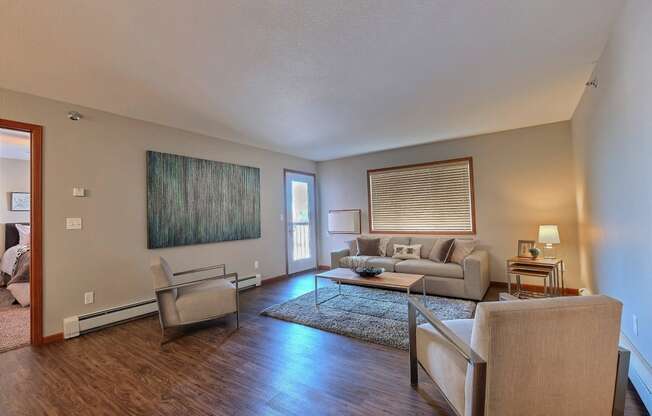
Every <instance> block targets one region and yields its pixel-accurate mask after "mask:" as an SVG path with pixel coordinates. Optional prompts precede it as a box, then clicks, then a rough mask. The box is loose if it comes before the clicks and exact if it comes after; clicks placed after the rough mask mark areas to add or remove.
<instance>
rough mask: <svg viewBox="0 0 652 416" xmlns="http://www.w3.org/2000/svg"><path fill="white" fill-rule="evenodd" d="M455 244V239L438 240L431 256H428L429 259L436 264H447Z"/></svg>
mask: <svg viewBox="0 0 652 416" xmlns="http://www.w3.org/2000/svg"><path fill="white" fill-rule="evenodd" d="M454 243H455V239H454V238H440V239H438V240H437V241H435V245H434V246H433V247H432V251H431V252H430V256H428V258H429V259H430V260H432V261H434V262H435V263H446V262H447V261H448V259H449V258H450V256H451V252H452V251H453V244H454Z"/></svg>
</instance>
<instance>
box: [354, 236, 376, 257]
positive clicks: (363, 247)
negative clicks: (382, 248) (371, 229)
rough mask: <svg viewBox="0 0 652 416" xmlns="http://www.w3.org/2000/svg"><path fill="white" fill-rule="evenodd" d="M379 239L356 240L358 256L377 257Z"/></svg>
mask: <svg viewBox="0 0 652 416" xmlns="http://www.w3.org/2000/svg"><path fill="white" fill-rule="evenodd" d="M379 245H380V238H358V256H377V255H378V246H379Z"/></svg>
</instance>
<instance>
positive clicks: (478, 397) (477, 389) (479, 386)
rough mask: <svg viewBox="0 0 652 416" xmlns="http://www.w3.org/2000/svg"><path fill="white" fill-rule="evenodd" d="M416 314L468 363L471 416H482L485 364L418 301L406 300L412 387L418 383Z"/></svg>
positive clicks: (482, 359)
mask: <svg viewBox="0 0 652 416" xmlns="http://www.w3.org/2000/svg"><path fill="white" fill-rule="evenodd" d="M417 313H419V314H421V315H422V316H423V317H424V318H425V319H426V321H428V323H429V324H430V325H432V326H433V328H434V329H435V330H436V331H437V332H439V333H440V334H441V336H442V337H443V338H444V339H445V340H446V341H448V342H450V343H451V344H452V346H453V347H454V348H455V350H456V351H457V352H458V353H459V354H460V355H461V356H462V357H464V359H465V360H466V361H467V362H468V363H469V365H470V366H471V371H472V380H473V385H472V388H471V392H470V393H471V395H472V397H471V413H470V414H471V416H482V415H484V403H485V387H486V379H487V362H486V361H485V360H484V358H482V357H481V356H480V355H479V354H478V353H476V352H475V351H473V349H472V348H471V347H470V346H469V345H468V344H467V343H465V342H464V341H463V340H462V339H460V337H458V336H457V335H455V333H454V332H453V331H451V330H450V329H449V328H448V327H447V326H446V325H444V323H443V322H442V321H440V320H439V319H437V317H436V316H435V315H434V314H433V313H432V312H431V311H430V310H429V309H428V308H426V307H425V305H424V304H423V303H421V301H420V300H418V299H417V298H415V297H412V296H410V297H409V298H408V325H409V336H410V379H411V382H412V385H416V384H417V383H418V374H419V373H418V371H419V369H418V359H417V342H416V341H417Z"/></svg>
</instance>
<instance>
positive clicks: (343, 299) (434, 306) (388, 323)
mask: <svg viewBox="0 0 652 416" xmlns="http://www.w3.org/2000/svg"><path fill="white" fill-rule="evenodd" d="M336 294H337V286H327V287H324V288H320V289H319V299H320V301H321V300H324V299H328V298H330V297H332V296H335V295H336ZM418 297H419V299H422V297H421V295H419V296H418ZM426 298H427V306H428V309H430V310H431V311H432V312H433V313H434V315H435V316H436V317H438V318H439V319H442V320H447V319H466V318H473V314H474V312H475V306H476V303H475V302H473V301H469V300H461V299H451V298H443V297H439V296H427V297H426ZM260 314H261V315H265V316H270V317H272V318H277V319H282V320H284V321H290V322H296V323H298V324H303V325H307V326H311V327H313V328H318V329H322V330H324V331H329V332H334V333H336V334H340V335H346V336H348V337H352V338H358V339H361V340H364V341H368V342H373V343H375V344H381V345H387V346H389V347H394V348H399V349H402V350H407V349H408V346H409V340H408V322H407V294H406V293H405V292H397V291H391V290H383V289H373V288H367V287H361V286H348V285H342V296H338V297H336V298H334V299H331V300H329V301H327V302H324V303H322V304H321V305H319V309H317V308H316V307H315V295H314V291H311V292H309V293H306V294H305V295H301V296H299V297H297V298H294V299H291V300H289V301H287V302H284V303H280V304H278V305H273V306H270V307H269V308H267V309H265V310H264V311H262V312H261V313H260ZM417 316H418V323H419V324H421V323H425V319H424V318H423V317H422V316H419V315H417Z"/></svg>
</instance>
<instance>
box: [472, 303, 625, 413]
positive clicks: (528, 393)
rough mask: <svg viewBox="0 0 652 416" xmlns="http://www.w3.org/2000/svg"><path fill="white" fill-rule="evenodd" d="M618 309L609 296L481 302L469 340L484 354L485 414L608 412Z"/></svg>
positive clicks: (612, 385)
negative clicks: (485, 382) (485, 369)
mask: <svg viewBox="0 0 652 416" xmlns="http://www.w3.org/2000/svg"><path fill="white" fill-rule="evenodd" d="M621 311H622V304H621V303H620V302H618V301H616V300H614V299H611V298H609V297H606V296H580V297H576V296H574V297H563V298H552V299H539V300H527V301H510V302H487V303H480V304H479V305H478V308H477V310H476V317H475V320H474V326H473V331H472V336H471V347H472V348H473V349H474V350H475V351H476V352H477V353H478V354H480V356H482V357H483V358H485V359H486V360H487V396H486V403H487V404H486V413H485V414H486V415H488V416H492V415H501V416H512V415H513V416H516V415H523V414H540V415H560V416H563V415H568V416H571V415H595V416H600V415H605V416H606V415H610V414H611V408H612V403H613V396H614V385H615V380H616V366H617V360H618V337H619V333H620V315H621ZM467 385H468V384H467ZM468 397H469V395H468V394H467V398H468ZM469 405H470V404H469V403H467V405H466V409H468V408H469Z"/></svg>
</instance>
